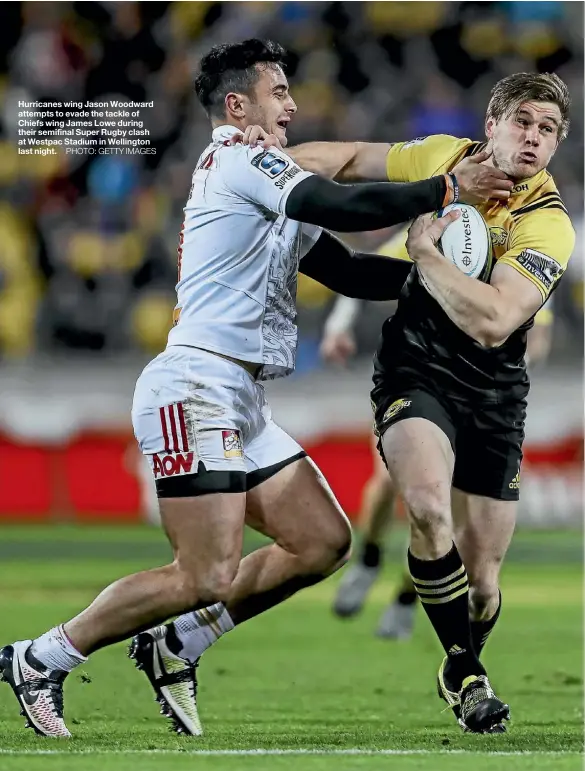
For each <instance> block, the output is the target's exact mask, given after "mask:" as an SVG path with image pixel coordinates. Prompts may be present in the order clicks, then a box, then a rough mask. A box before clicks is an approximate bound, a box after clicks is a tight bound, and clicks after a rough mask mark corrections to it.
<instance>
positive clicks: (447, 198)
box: [441, 174, 455, 209]
mask: <svg viewBox="0 0 585 771" xmlns="http://www.w3.org/2000/svg"><path fill="white" fill-rule="evenodd" d="M443 179H444V180H445V195H444V196H443V202H442V203H441V209H444V208H445V206H449V204H451V203H454V200H455V189H454V188H453V180H452V179H451V175H450V174H443Z"/></svg>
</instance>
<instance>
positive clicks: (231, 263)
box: [168, 126, 321, 380]
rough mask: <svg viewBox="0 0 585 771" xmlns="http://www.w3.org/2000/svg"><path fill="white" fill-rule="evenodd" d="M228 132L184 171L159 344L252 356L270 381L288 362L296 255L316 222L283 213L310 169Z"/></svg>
mask: <svg viewBox="0 0 585 771" xmlns="http://www.w3.org/2000/svg"><path fill="white" fill-rule="evenodd" d="M236 131H237V129H236V128H234V127H233V126H221V127H220V128H217V129H215V130H214V132H213V134H212V138H213V141H212V143H211V144H210V145H209V146H208V147H207V148H206V150H205V151H204V152H203V154H202V155H201V157H200V158H199V161H198V163H197V166H196V168H195V172H194V173H193V181H192V185H191V191H190V193H189V199H188V201H187V205H186V207H185V210H184V211H185V219H184V225H183V230H182V233H181V237H180V244H179V250H178V251H179V281H178V284H177V306H176V309H175V320H176V321H175V326H174V327H173V329H171V331H170V333H169V338H168V345H169V346H172V345H191V346H195V347H197V348H203V349H205V350H208V351H213V352H215V353H222V354H225V355H227V356H232V357H234V358H236V359H241V360H243V361H249V362H255V363H258V364H261V365H263V367H262V371H261V374H260V377H259V379H261V380H270V379H272V378H275V377H282V376H283V375H288V374H289V373H290V372H292V371H293V369H294V366H295V354H296V347H297V327H296V324H295V319H296V290H297V273H298V267H299V261H300V259H301V257H303V256H304V255H305V254H306V253H307V252H308V251H309V249H310V248H311V247H312V246H313V244H314V243H315V242H316V241H317V239H318V238H319V236H320V234H321V228H318V227H315V226H314V225H306V224H303V223H300V222H296V221H295V220H291V219H288V218H287V217H286V216H285V215H284V210H285V204H286V200H287V197H288V195H289V193H290V191H291V190H292V189H293V188H294V187H295V185H297V184H298V183H299V182H301V181H302V180H303V179H305V178H306V177H309V176H311V174H310V172H307V171H303V170H302V169H301V168H300V167H299V166H297V165H296V164H295V163H294V162H293V161H292V159H291V158H289V157H288V156H287V155H285V154H284V153H282V152H280V151H279V150H277V149H275V148H271V149H270V151H266V150H264V149H263V148H258V147H255V148H252V147H249V146H245V145H242V144H237V145H233V146H232V145H229V144H227V140H229V138H230V137H231V136H232V135H233V134H234V133H235V132H236Z"/></svg>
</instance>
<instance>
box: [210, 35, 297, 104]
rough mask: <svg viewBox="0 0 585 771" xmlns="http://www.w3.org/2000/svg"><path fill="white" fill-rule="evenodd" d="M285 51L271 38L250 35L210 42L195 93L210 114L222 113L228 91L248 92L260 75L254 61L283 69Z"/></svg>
mask: <svg viewBox="0 0 585 771" xmlns="http://www.w3.org/2000/svg"><path fill="white" fill-rule="evenodd" d="M285 57H286V51H285V50H284V48H283V47H282V46H281V45H279V44H278V43H274V42H273V41H272V40H259V39H258V38H252V39H250V40H244V41H242V42H241V43H231V44H223V45H217V46H214V47H213V48H212V49H211V50H210V51H209V53H207V54H206V55H205V56H204V57H203V59H201V63H200V67H199V70H200V71H199V74H198V75H197V77H196V78H195V93H196V94H197V96H198V98H199V101H200V102H201V104H202V105H203V107H204V108H205V111H206V112H207V114H208V115H209V116H210V117H215V118H219V117H221V116H223V115H224V113H225V107H224V101H225V97H226V94H229V93H230V91H236V92H238V93H243V94H248V95H250V93H251V91H252V89H253V88H254V86H255V84H256V82H257V80H258V77H259V75H260V73H259V71H258V67H257V66H256V65H257V64H267V65H272V66H275V65H278V66H280V67H282V68H283V69H284V67H285V61H284V60H285Z"/></svg>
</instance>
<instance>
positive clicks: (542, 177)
mask: <svg viewBox="0 0 585 771" xmlns="http://www.w3.org/2000/svg"><path fill="white" fill-rule="evenodd" d="M547 179H548V172H547V170H546V169H543V170H542V171H539V172H538V174H535V175H534V176H533V177H529V178H528V179H523V180H522V182H518V183H517V184H516V185H514V187H513V188H512V195H511V197H520V198H521V197H522V196H524V195H528V194H529V193H533V192H534V191H535V190H537V189H538V188H539V187H540V186H541V185H543V184H544V183H545V182H546V180H547Z"/></svg>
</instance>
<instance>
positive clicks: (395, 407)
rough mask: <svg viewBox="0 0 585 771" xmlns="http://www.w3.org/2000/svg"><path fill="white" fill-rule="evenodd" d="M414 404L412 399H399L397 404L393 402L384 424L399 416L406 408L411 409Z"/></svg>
mask: <svg viewBox="0 0 585 771" xmlns="http://www.w3.org/2000/svg"><path fill="white" fill-rule="evenodd" d="M411 404H412V401H411V400H410V399H397V400H396V401H395V402H392V404H391V405H390V406H389V407H388V409H387V410H386V412H385V413H384V417H383V418H382V423H385V422H386V421H387V420H391V419H392V418H393V417H394V416H395V415H397V414H398V413H399V412H400V410H403V409H404V408H405V407H410V405H411Z"/></svg>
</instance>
